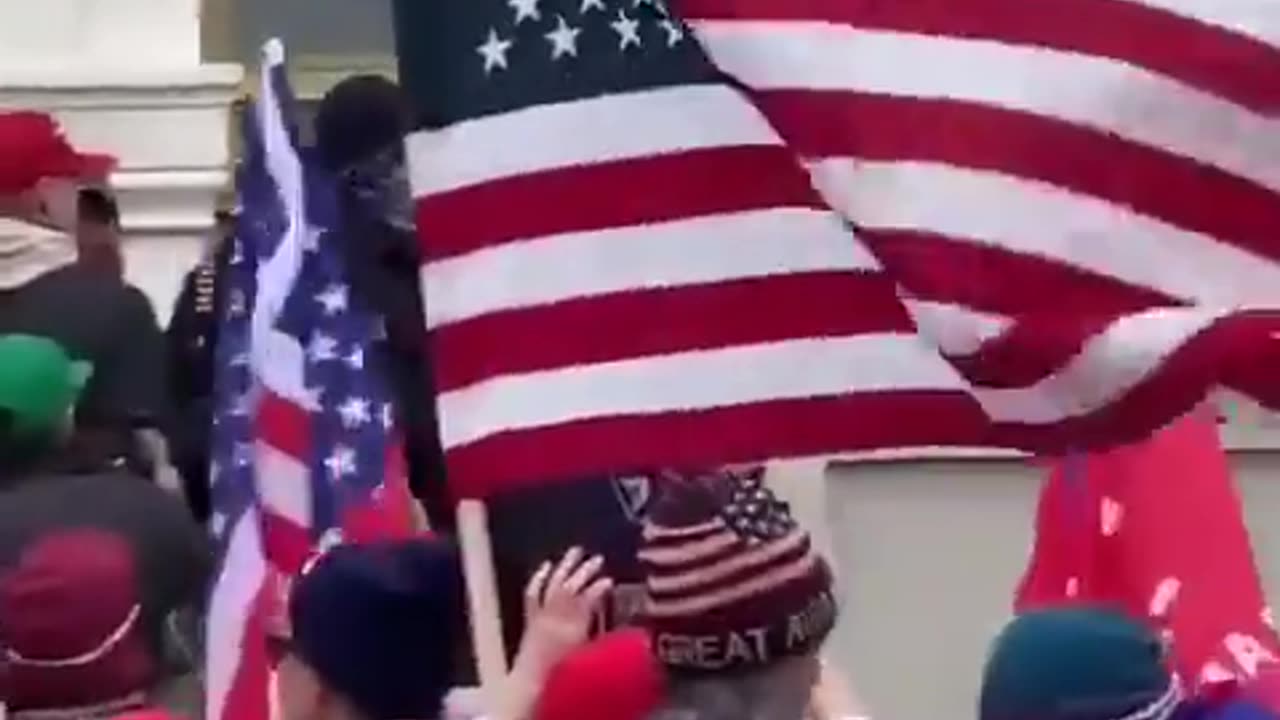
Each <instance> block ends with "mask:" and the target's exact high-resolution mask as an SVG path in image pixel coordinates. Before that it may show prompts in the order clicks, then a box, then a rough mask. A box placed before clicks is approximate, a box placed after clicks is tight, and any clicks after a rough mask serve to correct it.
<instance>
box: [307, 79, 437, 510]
mask: <svg viewBox="0 0 1280 720" xmlns="http://www.w3.org/2000/svg"><path fill="white" fill-rule="evenodd" d="M411 129H412V118H411V111H410V109H409V104H408V102H407V100H406V98H405V97H404V96H403V94H402V93H401V90H400V88H399V87H398V86H397V85H396V84H395V83H393V82H391V81H390V80H387V79H386V78H382V77H378V76H373V75H360V76H355V77H351V78H348V79H346V80H344V81H342V82H340V83H338V84H337V85H336V86H334V88H333V89H332V90H330V91H329V93H328V94H327V95H326V96H325V98H324V99H323V100H322V101H321V103H320V107H319V110H318V112H317V114H316V120H315V131H316V150H317V154H318V156H319V159H320V162H321V163H322V164H323V165H324V166H325V168H326V170H328V171H329V172H332V173H333V174H334V175H336V176H337V177H338V178H339V186H340V187H339V201H340V206H341V207H340V217H341V221H340V227H339V232H338V236H339V238H340V242H341V243H342V246H343V250H344V252H345V256H346V257H345V260H346V268H347V273H348V282H349V284H350V287H351V298H352V300H353V302H356V303H360V304H361V305H363V306H364V307H365V308H366V309H367V310H369V311H371V312H373V313H375V314H376V315H377V316H378V317H380V318H381V320H382V323H383V326H384V328H385V330H386V333H385V339H384V340H383V341H382V342H380V343H379V344H378V347H377V348H376V349H375V353H374V355H375V356H376V358H377V360H376V361H377V362H379V363H381V366H382V368H383V369H384V371H385V373H386V375H387V377H388V378H389V381H390V384H391V387H392V395H393V396H394V398H395V400H396V402H395V411H396V420H397V425H398V427H399V428H401V430H402V431H403V433H404V436H405V438H404V440H405V454H406V460H407V465H408V469H409V485H410V488H411V489H412V490H413V493H414V495H415V496H416V497H417V498H418V499H419V501H420V502H421V503H422V504H423V506H424V509H425V510H426V512H427V516H428V519H429V521H430V523H431V526H432V528H433V529H435V530H438V531H449V530H450V529H451V528H452V526H453V513H452V505H451V502H450V499H449V496H448V492H447V490H446V489H445V477H444V473H445V468H444V456H443V452H442V450H441V447H440V439H439V430H438V426H437V419H436V414H435V390H434V388H435V385H434V378H433V377H432V375H431V358H430V353H429V337H428V333H427V330H426V320H425V317H424V313H423V302H422V291H421V286H420V284H419V283H420V279H419V278H420V264H421V256H420V253H419V250H418V238H417V232H416V231H415V229H414V215H413V201H412V197H411V192H410V188H409V180H408V173H407V169H406V162H405V152H404V139H405V136H406V135H407V134H408V132H409V131H410V130H411Z"/></svg>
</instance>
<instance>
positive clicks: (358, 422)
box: [338, 397, 373, 430]
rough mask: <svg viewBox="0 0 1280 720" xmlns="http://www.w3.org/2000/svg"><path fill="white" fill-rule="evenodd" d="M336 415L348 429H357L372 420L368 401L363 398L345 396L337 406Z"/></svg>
mask: <svg viewBox="0 0 1280 720" xmlns="http://www.w3.org/2000/svg"><path fill="white" fill-rule="evenodd" d="M338 415H339V416H340V417H341V418H342V424H343V425H344V426H346V427H347V429H349V430H356V429H359V428H360V427H362V426H364V425H366V424H367V423H369V422H370V421H372V420H373V417H372V415H371V414H370V412H369V401H368V400H365V399H364V398H357V397H349V398H347V399H346V400H345V401H343V403H342V404H341V405H339V406H338Z"/></svg>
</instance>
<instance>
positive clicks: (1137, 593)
mask: <svg viewBox="0 0 1280 720" xmlns="http://www.w3.org/2000/svg"><path fill="white" fill-rule="evenodd" d="M1217 433H1218V431H1217V427H1216V426H1215V423H1214V418H1213V417H1212V416H1211V414H1210V413H1207V412H1198V413H1195V414H1193V415H1191V416H1188V417H1186V418H1184V419H1182V420H1179V421H1178V422H1177V423H1176V424H1174V425H1173V426H1171V427H1169V428H1167V429H1165V430H1162V431H1160V432H1159V433H1157V434H1156V435H1155V436H1154V437H1153V438H1151V439H1150V440H1148V441H1145V442H1142V443H1139V444H1136V445H1131V446H1126V447H1121V448H1116V449H1113V450H1110V451H1108V452H1105V453H1094V454H1089V455H1086V456H1078V457H1076V458H1073V459H1072V460H1069V461H1065V462H1063V463H1061V464H1059V465H1058V467H1056V468H1055V469H1054V470H1053V471H1052V474H1051V475H1050V478H1049V480H1048V482H1047V483H1046V484H1045V488H1044V491H1043V494H1042V495H1041V498H1040V508H1039V513H1038V516H1037V523H1036V543H1035V551H1034V553H1033V555H1032V558H1031V562H1030V565H1029V567H1028V569H1027V573H1026V575H1025V576H1024V577H1023V580H1022V584H1021V587H1020V588H1019V591H1018V595H1017V598H1016V604H1017V606H1018V608H1019V609H1020V610H1021V609H1027V608H1033V607H1037V606H1044V605H1059V604H1062V603H1072V602H1089V603H1107V604H1115V605H1118V606H1120V607H1122V608H1123V609H1124V610H1125V611H1127V612H1129V613H1131V614H1132V615H1134V616H1135V617H1140V618H1147V619H1149V620H1150V621H1151V622H1152V623H1153V624H1154V625H1155V626H1156V627H1157V628H1159V629H1160V630H1162V631H1163V632H1165V633H1166V637H1167V638H1168V640H1169V641H1170V643H1171V649H1172V651H1173V652H1172V657H1173V658H1174V661H1175V664H1176V666H1177V670H1178V671H1179V672H1180V673H1181V674H1182V676H1183V678H1185V679H1186V680H1187V681H1188V682H1189V683H1190V684H1192V685H1198V684H1199V683H1201V682H1209V683H1215V682H1221V681H1224V680H1234V679H1239V680H1248V679H1252V678H1254V677H1257V676H1258V675H1259V674H1260V671H1264V670H1267V669H1270V670H1271V671H1272V672H1275V671H1277V670H1280V665H1277V664H1276V663H1278V662H1280V641H1278V640H1277V637H1276V634H1275V631H1274V630H1273V629H1272V627H1271V624H1272V619H1271V612H1270V610H1269V609H1267V608H1266V601H1265V598H1264V596H1263V592H1262V583H1261V581H1260V580H1259V578H1258V571H1257V568H1256V567H1255V565H1254V561H1253V551H1252V549H1251V547H1250V543H1249V533H1248V531H1247V530H1246V529H1245V525H1244V518H1243V516H1242V513H1241V509H1240V501H1239V498H1238V497H1237V494H1236V489H1235V485H1234V484H1233V483H1232V481H1231V470H1230V466H1229V464H1228V460H1227V456H1226V454H1225V453H1224V452H1223V450H1222V446H1221V444H1220V443H1219V440H1218V435H1217Z"/></svg>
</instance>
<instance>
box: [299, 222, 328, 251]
mask: <svg viewBox="0 0 1280 720" xmlns="http://www.w3.org/2000/svg"><path fill="white" fill-rule="evenodd" d="M323 234H324V231H323V230H321V229H320V228H318V227H315V226H314V225H307V226H306V227H304V228H303V230H302V249H303V250H304V251H306V252H315V251H317V250H319V249H320V236H321V235H323Z"/></svg>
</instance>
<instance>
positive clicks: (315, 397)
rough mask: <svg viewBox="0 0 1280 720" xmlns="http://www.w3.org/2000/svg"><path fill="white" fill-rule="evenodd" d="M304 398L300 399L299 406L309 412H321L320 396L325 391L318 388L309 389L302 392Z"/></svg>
mask: <svg viewBox="0 0 1280 720" xmlns="http://www.w3.org/2000/svg"><path fill="white" fill-rule="evenodd" d="M302 392H303V396H302V397H300V398H298V404H299V405H301V406H302V409H304V410H306V411H307V412H319V411H320V407H321V406H320V396H321V395H323V394H324V391H323V390H321V389H320V388H318V387H309V388H304V389H303V390H302Z"/></svg>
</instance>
